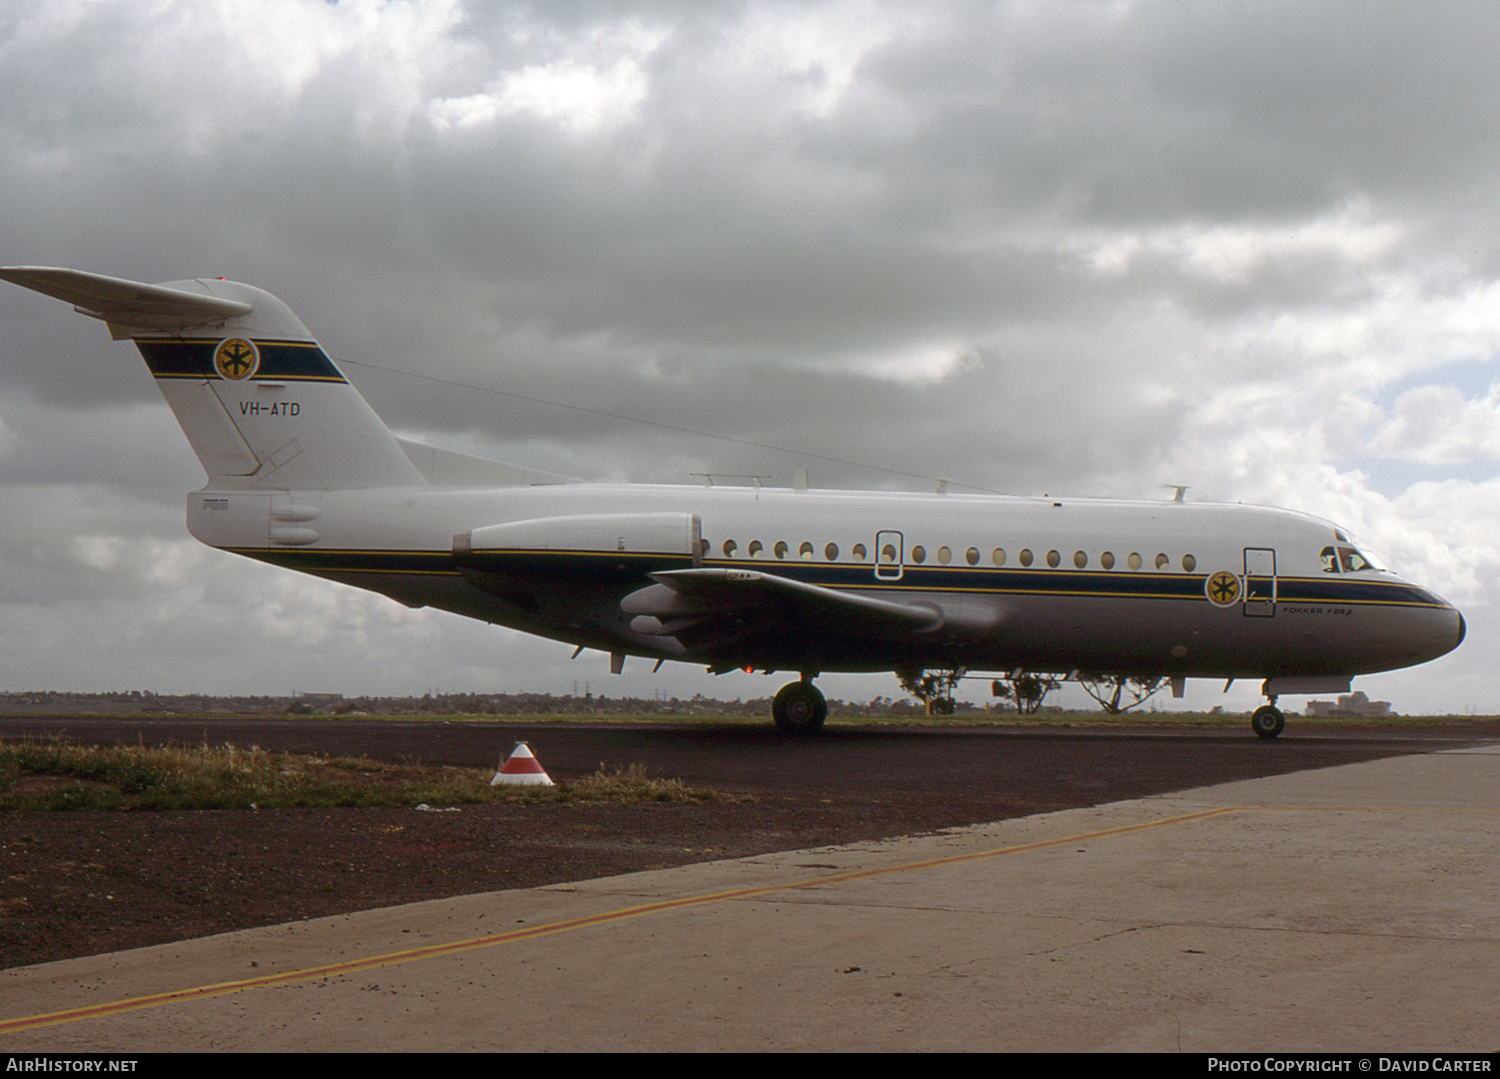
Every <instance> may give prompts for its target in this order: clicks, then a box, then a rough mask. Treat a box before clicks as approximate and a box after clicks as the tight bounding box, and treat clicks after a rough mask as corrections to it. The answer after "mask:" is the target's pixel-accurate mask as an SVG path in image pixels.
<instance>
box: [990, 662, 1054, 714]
mask: <svg viewBox="0 0 1500 1079" xmlns="http://www.w3.org/2000/svg"><path fill="white" fill-rule="evenodd" d="M1060 684H1061V682H1060V680H1059V679H1057V678H1053V677H1052V676H1051V675H1042V674H1030V673H1028V672H1026V671H1022V672H1021V673H1019V674H1017V675H1015V676H1013V677H1011V678H997V679H995V680H994V681H993V682H991V683H990V693H991V694H992V695H993V696H996V697H1009V698H1010V699H1011V700H1013V701H1015V702H1016V711H1017V712H1019V713H1020V714H1021V715H1023V716H1030V715H1035V714H1036V713H1037V711H1038V710H1039V709H1040V708H1041V707H1042V701H1044V700H1045V699H1046V698H1047V694H1049V693H1051V692H1052V691H1053V690H1054V689H1056V688H1057V687H1058V686H1059V685H1060Z"/></svg>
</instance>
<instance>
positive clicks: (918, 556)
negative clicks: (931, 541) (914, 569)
mask: <svg viewBox="0 0 1500 1079" xmlns="http://www.w3.org/2000/svg"><path fill="white" fill-rule="evenodd" d="M911 560H912V561H913V562H915V563H916V564H917V565H919V566H920V565H921V564H922V563H923V562H926V561H927V548H926V547H923V546H922V545H921V544H920V543H919V544H917V545H916V546H915V547H913V548H912V549H911Z"/></svg>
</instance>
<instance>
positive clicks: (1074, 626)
mask: <svg viewBox="0 0 1500 1079" xmlns="http://www.w3.org/2000/svg"><path fill="white" fill-rule="evenodd" d="M673 514H680V515H682V516H683V517H684V518H691V519H693V521H694V525H695V527H696V529H697V532H696V538H695V546H696V550H695V551H694V550H688V549H676V550H671V549H664V550H654V551H653V550H640V549H636V545H634V544H632V545H631V549H630V550H628V551H627V550H626V547H625V546H624V544H625V539H626V536H625V534H626V533H629V532H630V531H631V529H632V528H634V527H635V526H636V523H637V522H642V521H645V520H646V519H647V518H648V517H653V516H655V517H660V516H663V515H673ZM585 515H587V516H588V518H589V519H590V520H592V519H594V518H600V519H605V520H607V521H618V522H619V528H618V529H617V531H620V532H621V533H622V535H621V546H620V547H619V548H618V549H615V548H614V547H613V546H612V544H610V543H599V542H591V543H588V544H585V545H582V546H579V545H573V546H571V547H570V546H568V545H563V546H560V547H559V546H556V545H554V546H553V547H552V548H551V549H545V550H544V549H543V546H544V545H540V544H532V543H530V542H529V541H524V540H523V541H522V542H519V543H517V544H513V545H510V546H504V545H502V547H501V548H497V549H496V550H493V551H491V552H488V554H487V556H486V558H485V559H476V560H475V561H476V562H482V564H476V565H470V566H467V567H466V566H462V565H459V564H457V562H456V561H455V558H454V537H455V536H456V535H461V534H466V533H471V532H475V533H476V534H478V533H477V532H476V530H484V529H487V528H491V527H492V526H497V525H514V524H515V523H517V522H521V523H523V527H522V531H520V532H515V533H514V534H515V535H518V536H524V535H527V534H528V533H526V532H525V530H524V523H525V522H533V521H553V520H557V519H563V520H572V519H582V518H583V517H584V516H585ZM188 519H189V526H190V528H191V530H192V531H193V534H194V535H195V536H197V537H198V538H200V539H201V540H203V541H204V542H206V543H209V544H211V545H213V546H216V547H222V548H226V549H230V550H234V551H236V552H237V553H240V554H244V555H248V556H250V557H255V558H259V559H264V560H266V561H270V562H273V563H277V564H281V565H285V566H288V567H290V568H296V569H300V570H304V571H306V572H311V573H315V574H317V575H319V576H323V577H327V578H330V579H333V580H339V581H344V582H346V583H349V584H353V585H357V586H360V587H363V588H369V589H372V590H374V591H377V592H381V593H384V594H386V595H389V596H392V597H394V598H396V599H399V600H401V601H402V602H404V603H408V604H410V605H413V606H422V605H431V606H435V607H440V608H443V609H447V610H451V611H455V612H457V613H460V614H464V615H469V616H472V617H478V618H484V619H486V620H488V621H491V622H496V623H501V624H505V625H510V626H514V627H516V628H518V629H523V630H526V631H528V632H533V633H538V634H542V635H544V636H548V637H553V638H556V639H558V640H563V641H568V642H570V643H573V644H579V645H586V646H589V647H595V648H601V649H605V650H608V651H612V652H619V653H627V654H637V655H645V656H655V657H666V658H674V659H688V660H699V661H702V662H704V663H706V664H708V665H709V666H711V667H716V668H719V669H726V668H728V667H740V666H743V667H763V668H767V669H793V670H872V669H875V670H878V669H896V668H904V667H924V666H925V667H937V666H944V667H953V666H962V667H965V668H968V669H970V670H1006V671H1008V670H1014V669H1027V670H1034V671H1055V672H1067V671H1083V672H1090V673H1098V674H1141V675H1151V676H1213V677H1225V678H1229V677H1274V676H1315V675H1354V674H1359V673H1365V672H1369V671H1376V670H1386V669H1391V668H1395V667H1402V666H1408V665H1410V664H1414V663H1420V662H1422V661H1424V660H1427V659H1431V658H1433V657H1434V656H1437V655H1441V654H1443V653H1444V652H1447V651H1449V650H1451V649H1452V648H1453V647H1455V646H1456V645H1457V643H1458V641H1459V640H1460V639H1461V637H1462V632H1463V629H1462V619H1461V617H1460V616H1459V615H1458V612H1457V611H1455V610H1453V608H1451V607H1450V606H1448V605H1447V604H1445V603H1443V602H1442V601H1441V600H1439V599H1437V598H1436V597H1435V596H1432V595H1431V594H1430V593H1427V592H1425V591H1423V590H1421V589H1419V588H1417V587H1416V586H1414V585H1411V584H1410V583H1408V582H1405V581H1402V580H1401V579H1400V578H1398V577H1396V576H1395V575H1394V574H1391V573H1387V572H1384V571H1381V570H1375V569H1365V570H1360V571H1357V572H1336V571H1335V572H1330V571H1329V570H1328V567H1327V563H1326V560H1325V559H1324V558H1323V557H1322V552H1324V551H1325V550H1326V549H1328V548H1329V547H1331V546H1335V545H1337V544H1338V543H1339V542H1340V541H1341V540H1342V537H1341V536H1340V535H1339V534H1338V533H1337V532H1336V529H1335V528H1334V526H1333V525H1331V524H1329V523H1328V522H1325V521H1321V520H1319V519H1317V518H1314V517H1310V516H1306V515H1303V514H1298V513H1292V512H1288V511H1283V510H1272V509H1264V508H1259V507H1250V506H1239V505H1215V504H1195V503H1184V502H1115V501H1105V500H1095V499H1069V498H1011V497H994V496H970V495H957V494H941V495H938V494H930V495H921V494H899V493H886V492H821V491H792V490H786V489H759V488H751V487H686V486H655V485H650V486H648V485H614V484H559V485H550V486H531V487H516V488H505V489H499V490H495V489H489V490H483V489H444V488H431V487H428V488H416V489H412V488H399V489H390V488H384V489H382V488H374V489H368V490H354V491H323V492H306V493H298V492H289V493H276V494H272V493H260V492H248V491H243V490H231V491H220V492H210V491H206V490H205V491H203V492H198V493H195V494H194V495H192V496H191V497H190V499H189V512H188ZM1342 542H1343V543H1344V544H1347V542H1348V541H1347V540H1342ZM686 567H694V568H701V569H716V568H717V569H728V570H738V571H746V572H753V573H759V574H766V575H773V576H774V577H776V578H784V579H788V580H792V581H798V582H806V583H809V584H812V585H816V586H820V587H822V588H825V589H830V590H835V591H837V592H840V593H844V594H848V595H851V596H860V597H871V598H878V599H884V600H888V601H893V602H899V603H904V604H915V605H923V606H924V607H932V608H936V609H938V610H939V611H940V612H941V613H942V619H941V622H942V625H941V626H940V627H939V628H938V629H937V630H935V631H929V632H921V633H905V634H902V633H894V632H875V633H870V632H868V631H867V629H865V628H863V627H860V628H856V629H852V630H850V631H849V632H847V633H843V632H841V630H840V624H839V623H840V621H841V620H840V619H838V618H837V617H836V613H837V612H835V617H832V618H820V617H816V616H815V617H813V618H812V623H813V624H811V625H799V624H797V620H796V619H795V618H794V619H792V620H791V621H790V623H788V621H787V620H786V619H782V620H780V621H777V620H770V621H768V622H767V623H766V624H764V625H758V624H754V623H755V617H754V615H755V611H754V610H751V611H750V612H748V614H747V613H745V612H742V613H741V614H740V615H738V616H737V617H738V620H739V622H740V624H741V625H742V626H744V625H745V624H746V623H747V622H749V623H751V624H749V625H748V627H747V628H746V629H745V632H743V633H740V634H738V635H736V634H733V633H725V632H718V631H716V632H715V633H712V634H708V635H706V636H704V635H703V634H701V633H700V635H699V636H700V637H701V638H702V639H698V640H695V639H694V635H693V634H692V633H688V634H686V635H685V636H683V639H681V640H678V639H677V637H676V636H674V635H671V634H663V633H661V632H659V631H658V632H650V631H648V632H641V629H640V624H639V623H638V622H637V621H636V620H634V619H632V618H630V617H629V616H628V613H627V612H623V611H622V608H621V602H622V600H623V599H624V598H625V597H626V596H628V595H630V594H631V593H634V592H636V591H638V590H640V589H642V588H643V587H646V586H649V585H650V584H651V582H652V580H653V578H651V577H650V576H649V574H651V573H654V572H659V571H663V570H672V569H677V568H686ZM1216 574H1218V575H1224V574H1227V575H1229V577H1231V578H1233V584H1232V587H1233V589H1234V591H1235V595H1234V596H1233V597H1232V598H1230V599H1229V601H1228V602H1214V600H1213V599H1211V598H1210V596H1209V594H1208V591H1209V587H1210V582H1211V581H1212V580H1213V579H1214V578H1215V575H1216ZM1218 581H1219V582H1220V583H1221V584H1223V585H1224V587H1226V588H1227V587H1230V585H1229V582H1226V581H1225V579H1224V578H1223V577H1222V576H1220V577H1219V578H1218ZM1224 598H1225V597H1224V596H1223V595H1220V596H1219V599H1220V600H1223V599H1224Z"/></svg>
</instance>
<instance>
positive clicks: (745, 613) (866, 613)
mask: <svg viewBox="0 0 1500 1079" xmlns="http://www.w3.org/2000/svg"><path fill="white" fill-rule="evenodd" d="M651 577H652V578H653V579H654V580H655V581H656V582H657V583H656V584H653V585H648V586H647V587H645V588H642V589H639V590H638V591H635V592H632V593H630V595H628V596H626V597H625V598H624V599H623V600H621V601H620V609H621V610H623V611H624V612H625V613H626V614H629V615H634V616H635V617H634V618H633V619H632V620H631V623H630V628H631V629H632V630H634V631H635V632H636V633H640V634H643V635H645V636H650V637H657V638H661V639H663V643H665V642H666V641H667V640H671V641H672V642H673V643H675V644H677V645H679V646H681V647H683V648H684V649H685V650H689V651H695V652H712V651H715V650H718V649H721V648H723V647H725V646H727V645H729V644H732V643H733V642H735V641H737V640H743V639H746V638H751V637H758V636H760V635H762V634H766V633H780V634H793V633H794V634H796V635H797V636H799V637H815V638H823V639H828V640H845V641H850V640H871V639H880V640H891V639H900V638H908V637H911V636H913V635H926V634H931V633H935V632H936V631H938V630H941V629H943V628H944V626H945V625H946V621H947V620H946V619H945V617H944V614H943V610H942V608H941V607H939V606H938V605H937V604H935V603H923V602H917V603H902V602H895V601H892V600H886V599H877V598H874V597H871V596H864V595H859V594H857V593H854V592H846V591H842V590H838V589H833V588H825V587H824V586H822V585H815V584H808V583H806V582H804V581H794V580H791V579H790V578H787V577H779V576H776V575H775V574H771V573H760V572H757V571H754V570H739V569H681V570H663V571H661V572H658V573H653V574H651Z"/></svg>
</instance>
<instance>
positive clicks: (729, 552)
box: [724, 540, 739, 558]
mask: <svg viewBox="0 0 1500 1079" xmlns="http://www.w3.org/2000/svg"><path fill="white" fill-rule="evenodd" d="M737 550H739V544H737V543H735V542H734V540H725V541H724V557H725V558H733V557H734V552H735V551H737Z"/></svg>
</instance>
